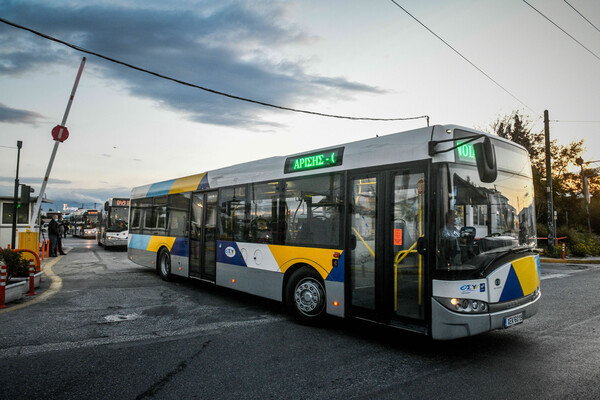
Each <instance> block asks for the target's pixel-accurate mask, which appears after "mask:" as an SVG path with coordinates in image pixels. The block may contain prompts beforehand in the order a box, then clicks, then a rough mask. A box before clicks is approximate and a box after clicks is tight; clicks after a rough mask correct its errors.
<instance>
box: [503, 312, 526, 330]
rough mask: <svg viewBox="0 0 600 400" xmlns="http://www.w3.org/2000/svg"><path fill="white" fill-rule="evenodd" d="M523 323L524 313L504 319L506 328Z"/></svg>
mask: <svg viewBox="0 0 600 400" xmlns="http://www.w3.org/2000/svg"><path fill="white" fill-rule="evenodd" d="M521 322H523V313H519V314H515V315H511V316H510V317H506V318H504V327H505V328H509V327H511V326H513V325H517V324H520V323H521Z"/></svg>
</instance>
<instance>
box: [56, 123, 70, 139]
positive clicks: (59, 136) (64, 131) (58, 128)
mask: <svg viewBox="0 0 600 400" xmlns="http://www.w3.org/2000/svg"><path fill="white" fill-rule="evenodd" d="M61 130H62V132H61ZM52 137H53V138H54V140H58V141H59V142H61V143H62V142H64V141H65V140H67V139H68V138H69V131H68V130H67V127H66V126H61V125H56V126H55V127H54V128H52Z"/></svg>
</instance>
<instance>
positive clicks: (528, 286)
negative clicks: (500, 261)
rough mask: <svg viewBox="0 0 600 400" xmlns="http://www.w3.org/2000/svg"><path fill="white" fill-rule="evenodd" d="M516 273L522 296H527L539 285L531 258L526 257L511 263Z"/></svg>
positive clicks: (533, 261) (536, 271)
mask: <svg viewBox="0 0 600 400" xmlns="http://www.w3.org/2000/svg"><path fill="white" fill-rule="evenodd" d="M512 266H513V268H514V269H515V272H516V273H517V277H518V278H519V282H520V283H521V289H522V290H523V295H525V296H527V295H528V294H531V293H533V292H534V291H535V289H536V288H537V287H538V286H539V285H540V277H539V276H538V270H537V267H536V265H535V260H534V258H533V257H526V258H522V259H520V260H516V261H513V262H512Z"/></svg>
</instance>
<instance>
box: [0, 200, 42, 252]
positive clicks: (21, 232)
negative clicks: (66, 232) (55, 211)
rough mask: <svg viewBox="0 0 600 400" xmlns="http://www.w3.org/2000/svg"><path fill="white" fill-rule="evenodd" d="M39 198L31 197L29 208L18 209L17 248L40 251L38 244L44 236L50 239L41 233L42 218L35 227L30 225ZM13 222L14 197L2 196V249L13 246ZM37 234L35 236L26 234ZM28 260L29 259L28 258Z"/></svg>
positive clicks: (0, 220) (0, 225)
mask: <svg viewBox="0 0 600 400" xmlns="http://www.w3.org/2000/svg"><path fill="white" fill-rule="evenodd" d="M36 201H37V197H31V199H30V202H29V204H28V205H27V206H21V207H18V208H17V231H16V235H15V247H16V248H26V249H29V250H35V251H36V252H37V251H38V244H37V243H39V242H41V241H42V240H43V236H44V235H45V237H46V238H47V237H48V233H45V232H41V233H40V221H41V220H40V218H39V217H38V222H37V223H36V225H35V226H31V225H29V219H30V217H31V214H33V208H34V207H35V202H36ZM42 202H43V203H49V204H52V201H50V200H45V199H44V200H42ZM12 222H13V196H12V195H4V196H0V247H2V248H3V249H6V248H7V247H8V245H10V244H11V238H12ZM28 232H30V233H35V235H31V234H26V233H28ZM30 247H31V248H30ZM26 258H27V257H26Z"/></svg>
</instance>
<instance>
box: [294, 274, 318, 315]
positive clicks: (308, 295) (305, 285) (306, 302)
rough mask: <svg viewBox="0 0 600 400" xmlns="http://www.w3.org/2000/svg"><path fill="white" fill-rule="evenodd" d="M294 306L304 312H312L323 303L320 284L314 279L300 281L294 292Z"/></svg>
mask: <svg viewBox="0 0 600 400" xmlns="http://www.w3.org/2000/svg"><path fill="white" fill-rule="evenodd" d="M294 297H295V300H296V306H297V307H298V310H300V311H301V312H302V313H304V314H313V313H314V312H315V310H318V309H319V308H320V307H321V304H322V303H323V291H322V289H321V285H320V284H319V283H318V282H315V281H314V280H304V281H301V282H300V284H298V286H296V291H295V293H294Z"/></svg>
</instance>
